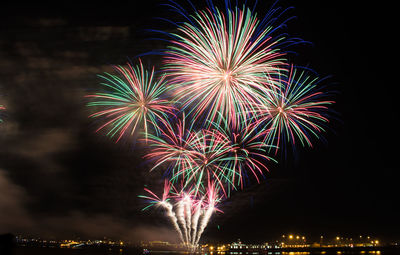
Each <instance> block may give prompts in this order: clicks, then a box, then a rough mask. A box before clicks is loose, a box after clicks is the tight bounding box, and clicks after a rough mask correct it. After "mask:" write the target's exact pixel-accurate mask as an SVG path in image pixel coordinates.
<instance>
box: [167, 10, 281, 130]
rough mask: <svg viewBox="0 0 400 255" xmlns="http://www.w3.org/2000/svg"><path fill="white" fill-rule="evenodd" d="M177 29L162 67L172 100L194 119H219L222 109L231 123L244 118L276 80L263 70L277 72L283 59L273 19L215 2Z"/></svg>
mask: <svg viewBox="0 0 400 255" xmlns="http://www.w3.org/2000/svg"><path fill="white" fill-rule="evenodd" d="M265 24H269V25H268V26H266V25H265ZM178 30H179V33H177V34H173V36H174V38H175V39H174V40H172V41H171V43H172V46H170V47H169V50H168V51H167V56H166V59H165V64H166V70H167V72H168V75H169V76H170V77H171V84H173V89H174V95H175V97H176V100H177V101H178V102H180V103H181V104H182V107H183V109H187V108H188V109H190V110H189V111H188V112H189V113H190V114H193V116H194V118H195V119H200V117H201V116H202V117H203V118H205V119H206V120H209V121H210V122H219V121H220V119H219V118H218V116H219V113H222V115H223V116H226V119H227V120H228V121H229V122H231V123H232V124H233V125H236V124H238V123H239V122H241V121H243V120H245V119H246V118H247V116H246V113H247V112H249V110H251V109H252V108H253V107H254V105H255V104H257V103H259V102H260V101H261V99H260V97H261V95H262V94H265V93H266V92H267V91H269V90H270V87H271V86H274V84H270V83H268V80H266V79H265V75H264V74H265V73H268V74H277V73H279V72H280V70H281V67H282V66H283V65H285V59H284V53H283V52H281V51H279V49H278V44H279V43H280V42H281V41H282V40H284V38H283V37H278V38H274V37H272V36H271V32H272V31H273V30H274V27H273V26H272V25H271V22H265V20H263V22H260V20H258V19H257V17H256V15H253V13H252V12H251V11H250V10H249V9H246V8H243V10H240V9H238V8H235V9H234V10H230V9H227V11H226V14H224V13H222V12H220V11H218V9H217V8H214V9H213V10H212V11H211V10H210V9H208V10H206V11H200V12H197V13H196V14H195V15H194V16H191V22H190V23H189V22H187V23H184V24H183V25H181V26H179V27H178ZM210 122H208V123H210Z"/></svg>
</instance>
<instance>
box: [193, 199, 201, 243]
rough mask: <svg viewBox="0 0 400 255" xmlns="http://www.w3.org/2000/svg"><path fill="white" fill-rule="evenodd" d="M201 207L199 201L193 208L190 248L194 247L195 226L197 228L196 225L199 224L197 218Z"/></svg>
mask: <svg viewBox="0 0 400 255" xmlns="http://www.w3.org/2000/svg"><path fill="white" fill-rule="evenodd" d="M201 205H202V202H201V201H199V202H198V204H197V205H196V207H195V212H194V214H193V218H192V246H194V245H195V241H196V235H197V226H198V223H199V218H200V216H201V213H202V208H201Z"/></svg>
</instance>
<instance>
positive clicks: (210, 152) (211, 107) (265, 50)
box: [87, 0, 334, 249]
mask: <svg viewBox="0 0 400 255" xmlns="http://www.w3.org/2000/svg"><path fill="white" fill-rule="evenodd" d="M225 3H226V10H225V11H224V12H223V11H220V10H219V9H218V8H217V7H216V6H214V5H213V3H212V2H211V1H209V8H207V9H206V10H202V11H197V10H196V11H195V12H194V13H193V14H192V15H187V12H186V11H185V10H184V9H183V8H182V7H181V6H179V5H178V4H176V3H175V2H172V1H171V4H170V5H168V6H172V7H173V8H175V10H177V11H178V12H179V13H181V14H182V16H184V17H185V19H186V21H185V22H181V23H174V24H175V25H176V28H175V30H174V31H175V32H173V33H166V34H168V35H169V36H170V38H172V39H170V40H169V46H168V48H167V50H166V51H165V52H164V53H163V61H164V62H163V64H164V65H163V67H162V71H163V72H162V75H161V76H160V77H156V75H155V72H154V69H153V70H151V71H146V70H145V69H144V67H143V64H142V62H141V61H139V64H138V65H137V66H132V65H130V64H128V66H127V67H123V66H115V69H116V70H117V71H118V73H119V75H113V74H109V73H106V74H104V75H100V77H101V78H102V79H103V80H104V81H105V82H103V83H101V85H102V86H103V88H104V91H101V92H97V93H94V94H91V95H88V96H87V97H88V98H89V99H90V100H91V101H90V102H89V103H88V106H90V107H95V108H96V110H98V111H96V112H94V113H93V114H92V115H90V117H92V118H99V119H101V120H104V124H102V125H101V126H100V127H99V128H98V129H97V131H100V130H103V129H107V131H106V135H108V136H110V137H114V136H117V139H116V141H117V142H118V141H119V140H120V139H121V137H122V136H123V135H124V134H125V133H130V134H133V133H135V134H138V135H140V136H141V138H140V139H141V140H143V141H145V143H144V146H145V148H144V150H145V152H146V154H145V156H144V159H146V160H148V161H149V162H151V164H152V167H151V169H150V171H162V172H163V178H164V187H163V191H162V195H161V196H158V195H157V194H156V192H153V191H152V190H150V189H149V188H145V192H146V193H147V195H140V196H139V197H141V198H143V199H145V200H146V201H148V203H149V204H148V205H147V206H146V207H145V208H144V209H143V210H148V209H150V208H155V207H159V208H162V209H163V210H164V212H165V214H166V216H167V217H168V218H169V219H170V221H171V223H172V225H173V226H174V228H175V230H176V232H177V233H178V236H179V238H180V240H181V242H182V244H184V245H185V246H186V247H188V248H191V249H194V248H196V247H197V245H198V243H199V241H200V238H201V236H202V234H203V232H204V231H205V229H206V227H207V224H208V223H209V221H210V219H211V217H212V215H213V213H214V212H216V211H220V212H222V211H221V209H219V207H220V203H221V202H223V201H224V200H225V199H226V198H229V197H230V196H231V194H232V192H235V191H238V190H242V189H244V188H245V187H246V186H247V185H248V184H251V183H252V182H257V183H260V182H261V178H265V173H266V172H267V171H268V164H269V163H270V162H277V161H276V159H274V157H275V156H276V154H277V152H278V151H279V150H280V149H282V148H285V146H287V145H290V146H293V147H294V146H297V145H298V144H300V145H301V146H303V147H312V138H315V137H316V138H318V137H319V136H320V133H322V132H325V127H324V126H325V124H327V123H328V117H329V116H328V114H327V113H328V110H329V106H330V105H331V104H333V103H334V101H332V100H328V99H327V98H328V97H329V94H327V93H326V92H324V91H323V90H322V88H321V87H320V86H319V84H320V82H321V81H322V80H321V79H319V78H318V77H316V76H315V75H313V74H311V72H308V71H307V70H306V69H301V68H297V67H295V66H294V65H293V64H291V63H290V61H289V58H288V56H287V55H288V54H287V53H286V52H285V51H283V50H282V49H280V46H282V45H284V44H285V43H287V42H289V41H290V39H288V38H286V37H284V36H282V35H277V36H275V32H276V31H277V30H279V29H280V28H281V27H282V23H281V24H278V25H275V23H276V20H277V18H278V17H279V16H280V15H281V14H282V12H279V11H278V10H279V8H271V10H270V11H269V12H268V13H267V15H266V16H265V17H264V18H261V19H260V18H258V17H257V15H256V13H255V12H254V8H253V10H251V9H250V8H248V7H247V6H245V5H243V6H242V7H239V6H237V7H231V4H230V3H229V1H228V0H226V1H225ZM274 15H275V16H274ZM178 24H179V25H178ZM314 76H315V77H314ZM138 131H139V132H138ZM154 190H156V189H154Z"/></svg>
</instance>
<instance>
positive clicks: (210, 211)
mask: <svg viewBox="0 0 400 255" xmlns="http://www.w3.org/2000/svg"><path fill="white" fill-rule="evenodd" d="M213 212H214V206H213V205H208V208H207V210H205V212H203V217H202V218H201V221H200V226H199V229H198V231H197V236H196V241H195V243H194V244H195V245H197V244H198V243H199V241H200V237H201V235H202V234H203V232H204V229H205V228H206V227H207V224H208V222H209V221H210V218H211V216H212V214H213Z"/></svg>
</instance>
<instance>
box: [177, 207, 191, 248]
mask: <svg viewBox="0 0 400 255" xmlns="http://www.w3.org/2000/svg"><path fill="white" fill-rule="evenodd" d="M176 207H177V208H176V216H177V219H178V222H179V224H180V226H181V229H182V230H183V231H182V232H183V234H184V237H185V242H184V243H185V244H187V243H189V236H188V232H187V226H186V219H185V205H184V203H183V201H182V200H181V201H179V202H178V203H177V206H176Z"/></svg>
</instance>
